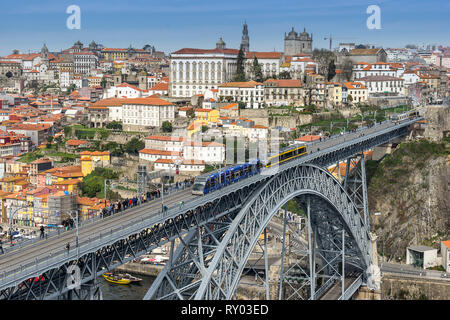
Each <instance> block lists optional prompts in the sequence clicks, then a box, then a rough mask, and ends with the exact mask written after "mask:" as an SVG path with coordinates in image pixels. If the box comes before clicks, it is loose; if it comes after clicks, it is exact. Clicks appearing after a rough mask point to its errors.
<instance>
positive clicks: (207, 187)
mask: <svg viewBox="0 0 450 320" xmlns="http://www.w3.org/2000/svg"><path fill="white" fill-rule="evenodd" d="M210 187H211V183H210V182H209V180H208V181H207V182H206V189H209V188H210Z"/></svg>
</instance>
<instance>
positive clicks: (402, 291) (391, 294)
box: [381, 273, 450, 300]
mask: <svg viewBox="0 0 450 320" xmlns="http://www.w3.org/2000/svg"><path fill="white" fill-rule="evenodd" d="M381 299H382V300H392V299H393V300H399V299H400V300H403V299H406V300H419V299H423V300H449V299H450V281H448V280H439V279H436V280H434V279H433V280H430V279H420V278H414V277H406V276H401V275H394V274H386V273H385V274H384V275H383V278H382V281H381Z"/></svg>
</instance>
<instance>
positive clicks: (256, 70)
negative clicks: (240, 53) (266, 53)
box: [252, 56, 263, 82]
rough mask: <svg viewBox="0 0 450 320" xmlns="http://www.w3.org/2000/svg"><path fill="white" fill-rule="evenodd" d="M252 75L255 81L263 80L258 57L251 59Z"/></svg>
mask: <svg viewBox="0 0 450 320" xmlns="http://www.w3.org/2000/svg"><path fill="white" fill-rule="evenodd" d="M252 75H253V79H254V80H255V81H257V82H262V81H263V74H262V70H261V65H260V64H259V62H258V58H256V56H255V58H254V59H253V65H252Z"/></svg>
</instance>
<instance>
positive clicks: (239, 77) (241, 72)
mask: <svg viewBox="0 0 450 320" xmlns="http://www.w3.org/2000/svg"><path fill="white" fill-rule="evenodd" d="M244 60H245V57H244V51H243V50H242V48H241V49H239V53H238V57H237V62H236V63H237V66H236V73H235V75H234V81H238V82H241V81H245V67H244Z"/></svg>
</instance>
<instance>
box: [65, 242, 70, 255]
mask: <svg viewBox="0 0 450 320" xmlns="http://www.w3.org/2000/svg"><path fill="white" fill-rule="evenodd" d="M66 250H67V254H69V251H70V243H69V242H67V244H66Z"/></svg>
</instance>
